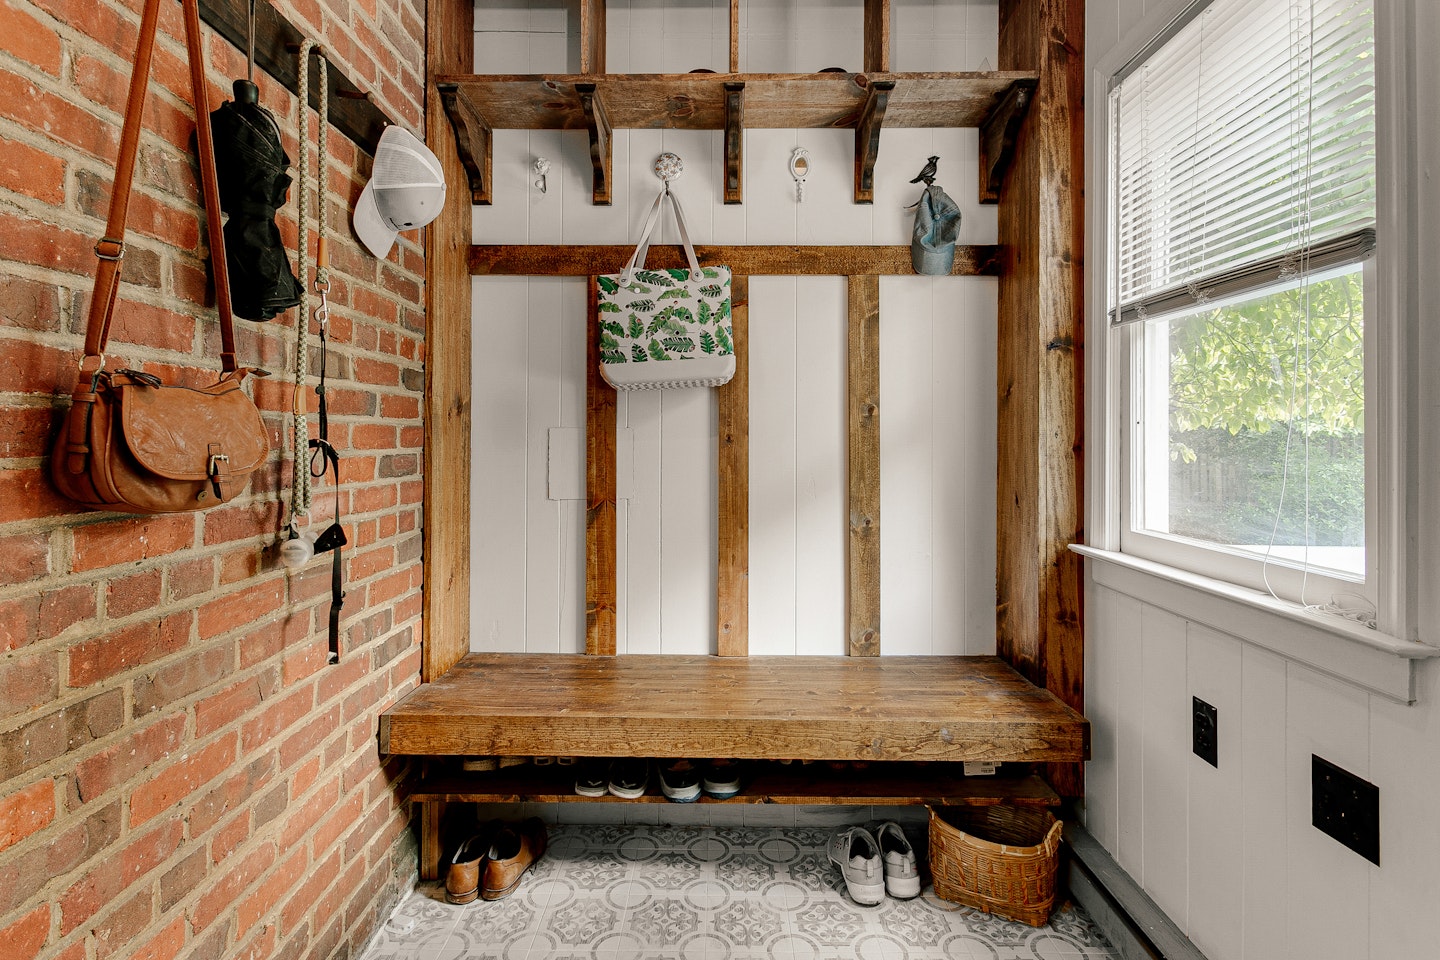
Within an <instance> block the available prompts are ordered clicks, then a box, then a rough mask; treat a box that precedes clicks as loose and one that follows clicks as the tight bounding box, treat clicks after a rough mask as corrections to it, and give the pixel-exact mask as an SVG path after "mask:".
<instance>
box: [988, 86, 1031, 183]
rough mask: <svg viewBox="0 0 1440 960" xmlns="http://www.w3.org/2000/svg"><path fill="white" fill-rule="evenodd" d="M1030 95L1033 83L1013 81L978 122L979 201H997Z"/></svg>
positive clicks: (1028, 104)
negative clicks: (987, 114)
mask: <svg viewBox="0 0 1440 960" xmlns="http://www.w3.org/2000/svg"><path fill="white" fill-rule="evenodd" d="M1034 97H1035V84H1033V83H1024V82H1017V83H1016V84H1015V85H1014V86H1012V87H1011V88H1010V89H1009V90H1007V91H1006V92H1005V96H1004V97H1003V98H1002V99H1001V100H1000V102H999V103H998V104H996V105H995V109H994V110H993V111H991V113H990V116H988V117H986V118H985V121H984V122H983V123H982V124H980V202H981V203H999V202H1000V188H1001V186H1002V185H1003V184H1004V183H1005V177H1006V175H1007V174H1008V173H1009V172H1010V163H1011V161H1012V160H1013V159H1014V157H1015V140H1016V138H1018V137H1019V136H1020V128H1021V125H1022V124H1023V123H1024V122H1025V116H1026V114H1027V113H1029V111H1030V101H1031V100H1033V99H1034Z"/></svg>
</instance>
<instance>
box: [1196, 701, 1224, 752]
mask: <svg viewBox="0 0 1440 960" xmlns="http://www.w3.org/2000/svg"><path fill="white" fill-rule="evenodd" d="M1190 702H1191V710H1190V750H1191V751H1192V752H1193V753H1194V754H1195V756H1197V757H1199V758H1200V759H1201V760H1204V761H1205V762H1206V763H1208V764H1210V766H1212V767H1219V766H1220V726H1219V723H1220V721H1219V712H1218V711H1217V710H1216V709H1215V708H1214V707H1212V706H1211V705H1210V704H1208V703H1206V702H1205V701H1204V700H1201V699H1200V698H1199V697H1191V698H1190Z"/></svg>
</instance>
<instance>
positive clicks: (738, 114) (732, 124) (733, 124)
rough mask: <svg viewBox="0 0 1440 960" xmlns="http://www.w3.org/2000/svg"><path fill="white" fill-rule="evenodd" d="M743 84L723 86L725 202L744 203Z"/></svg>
mask: <svg viewBox="0 0 1440 960" xmlns="http://www.w3.org/2000/svg"><path fill="white" fill-rule="evenodd" d="M744 177H745V84H744V83H741V82H740V81H738V80H737V81H735V82H733V83H727V84H725V202H726V203H742V202H744V197H743V192H744V186H745V179H744Z"/></svg>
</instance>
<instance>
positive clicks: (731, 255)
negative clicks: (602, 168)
mask: <svg viewBox="0 0 1440 960" xmlns="http://www.w3.org/2000/svg"><path fill="white" fill-rule="evenodd" d="M634 252H635V247H634V246H633V245H618V244H617V245H609V244H600V245H590V244H582V245H573V244H557V245H536V244H526V243H518V244H517V243H511V244H489V245H479V246H474V247H471V248H470V272H471V273H472V274H475V275H477V276H521V277H526V276H533V277H585V276H589V275H590V274H592V273H619V272H620V271H621V270H622V269H624V267H625V261H626V260H628V259H629V258H630V254H632V253H634ZM695 253H696V255H697V256H698V257H699V258H700V262H701V263H723V264H725V265H726V266H728V267H730V269H731V270H733V271H734V272H735V273H736V274H737V275H738V274H743V275H745V276H751V277H755V276H827V277H845V276H859V275H861V274H866V275H875V276H896V275H898V276H913V275H914V274H915V268H914V266H913V265H912V263H911V261H910V248H909V247H908V246H902V245H899V244H896V245H893V246H864V247H860V246H853V247H852V246H706V245H697V246H696V247H695ZM647 263H648V265H649V266H651V267H653V268H654V269H657V270H660V269H666V268H670V267H683V266H685V257H684V254H683V253H681V251H680V248H679V247H678V246H676V245H672V244H667V245H665V246H655V247H651V248H650V256H649V259H648V261H647ZM999 272H1000V248H999V247H998V246H984V245H978V246H966V245H963V244H962V245H959V246H957V247H956V248H955V265H954V266H953V267H952V268H951V270H950V273H951V275H952V276H957V277H958V276H997V275H998V274H999Z"/></svg>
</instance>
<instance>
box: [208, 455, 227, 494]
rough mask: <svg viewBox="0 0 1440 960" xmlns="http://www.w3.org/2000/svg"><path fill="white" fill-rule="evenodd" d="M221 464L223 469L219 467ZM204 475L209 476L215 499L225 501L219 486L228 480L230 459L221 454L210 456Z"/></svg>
mask: <svg viewBox="0 0 1440 960" xmlns="http://www.w3.org/2000/svg"><path fill="white" fill-rule="evenodd" d="M212 449H213V445H212ZM222 464H223V465H224V466H223V468H222V466H221V465H222ZM206 473H208V474H209V476H210V485H211V486H212V487H214V488H215V497H216V498H217V499H220V500H223V499H225V494H224V492H223V491H222V490H221V489H220V484H222V483H224V482H226V481H228V480H229V479H230V457H229V456H228V455H226V454H223V453H212V454H210V464H209V466H208V467H207V468H206Z"/></svg>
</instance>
